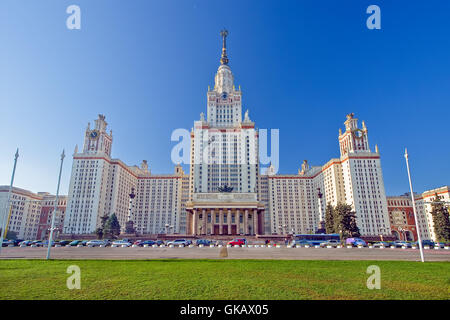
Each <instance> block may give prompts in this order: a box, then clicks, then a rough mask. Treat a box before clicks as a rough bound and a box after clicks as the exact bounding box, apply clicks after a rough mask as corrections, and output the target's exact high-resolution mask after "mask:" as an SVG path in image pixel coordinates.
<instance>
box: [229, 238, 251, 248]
mask: <svg viewBox="0 0 450 320" xmlns="http://www.w3.org/2000/svg"><path fill="white" fill-rule="evenodd" d="M228 244H229V245H232V246H233V247H234V246H243V245H246V244H247V240H246V239H244V238H238V239H233V240H231V241H230V242H228Z"/></svg>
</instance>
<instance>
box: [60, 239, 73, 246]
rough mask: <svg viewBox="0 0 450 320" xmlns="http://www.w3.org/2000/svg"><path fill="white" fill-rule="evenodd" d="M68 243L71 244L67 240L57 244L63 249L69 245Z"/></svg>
mask: <svg viewBox="0 0 450 320" xmlns="http://www.w3.org/2000/svg"><path fill="white" fill-rule="evenodd" d="M69 243H71V242H70V241H69V240H61V241H60V242H59V243H58V244H59V245H60V246H63V247H65V246H67V245H69Z"/></svg>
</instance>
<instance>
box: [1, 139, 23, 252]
mask: <svg viewBox="0 0 450 320" xmlns="http://www.w3.org/2000/svg"><path fill="white" fill-rule="evenodd" d="M17 158H19V148H17V150H16V154H15V155H14V167H13V172H12V176H11V183H10V185H9V192H8V201H7V202H6V207H5V213H4V214H3V220H2V232H0V233H1V234H0V252H1V250H2V247H3V234H4V235H5V237H6V232H5V230H6V226H5V225H6V221H7V220H8V219H7V218H8V217H7V216H6V214H7V212H8V209H9V206H10V202H11V193H12V188H13V183H14V176H15V174H16V165H17Z"/></svg>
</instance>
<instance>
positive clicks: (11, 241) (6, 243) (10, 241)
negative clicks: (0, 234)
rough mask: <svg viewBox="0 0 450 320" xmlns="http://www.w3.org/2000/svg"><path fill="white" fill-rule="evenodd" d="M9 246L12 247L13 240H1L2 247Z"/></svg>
mask: <svg viewBox="0 0 450 320" xmlns="http://www.w3.org/2000/svg"><path fill="white" fill-rule="evenodd" d="M9 245H14V240H7V239H4V240H3V243H2V247H7V246H9Z"/></svg>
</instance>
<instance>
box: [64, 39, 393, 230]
mask: <svg viewBox="0 0 450 320" xmlns="http://www.w3.org/2000/svg"><path fill="white" fill-rule="evenodd" d="M221 35H222V38H223V43H222V54H221V58H220V65H219V68H218V70H217V73H216V76H215V79H214V80H215V84H214V87H213V88H212V89H208V92H207V94H206V103H207V106H206V111H207V113H206V115H205V114H204V113H201V114H200V119H199V120H197V121H194V126H193V128H192V130H191V154H190V166H189V173H185V172H184V171H183V169H182V167H181V166H180V165H176V166H175V168H174V173H173V174H166V175H155V174H152V173H151V172H150V169H149V167H148V164H147V161H143V162H142V164H141V165H140V166H139V167H138V166H128V165H126V164H124V163H123V162H122V161H120V160H119V159H113V158H112V157H111V148H112V143H113V136H112V132H111V131H110V132H107V123H106V121H105V116H103V115H99V118H98V119H97V120H95V125H94V126H93V127H92V128H91V126H90V124H88V126H87V128H86V130H85V135H84V145H83V149H82V150H81V152H79V151H78V148H76V149H75V152H74V154H73V165H72V175H71V179H70V186H69V195H68V203H67V214H66V215H65V221H64V232H65V233H68V234H86V233H92V232H94V231H95V229H96V228H97V227H98V226H99V225H100V221H101V217H102V216H104V215H111V214H112V213H115V214H116V215H117V217H118V219H119V222H120V224H121V226H122V227H123V228H125V225H126V224H127V222H129V221H132V222H133V227H134V229H135V231H136V232H137V233H138V234H158V233H181V234H188V235H240V234H242V235H260V234H285V233H288V232H293V233H308V232H315V231H316V230H317V228H318V227H319V221H321V220H323V216H324V212H325V208H326V205H327V204H332V205H336V204H337V203H339V202H344V203H347V204H349V205H351V206H352V208H353V209H354V210H355V211H356V215H357V223H358V226H359V228H360V230H361V233H362V234H363V235H378V234H390V221H389V215H388V208H387V201H386V195H385V190H384V182H383V176H382V170H381V163H380V154H379V151H378V148H377V147H375V151H372V150H371V148H370V145H369V139H368V129H367V127H366V125H365V123H364V121H363V122H362V127H359V125H358V120H357V119H356V118H355V116H354V114H349V115H347V119H346V121H345V122H344V125H345V130H344V131H342V130H341V129H339V136H338V139H339V147H340V150H339V151H340V157H339V158H333V159H331V160H330V161H328V162H327V163H326V164H325V165H323V166H310V165H309V164H308V162H307V161H306V160H305V161H303V163H302V165H301V168H300V169H299V170H298V173H297V174H287V175H281V174H277V173H276V172H275V168H274V167H273V166H272V165H270V166H269V167H268V168H267V170H266V171H265V172H264V173H262V172H261V171H262V170H261V168H260V161H259V132H258V130H257V129H256V127H255V123H254V122H253V121H251V119H250V116H249V111H248V110H247V111H246V112H245V113H244V114H243V113H242V99H243V94H242V91H241V88H240V87H238V88H236V87H235V84H234V76H233V73H232V71H231V68H230V66H229V60H228V57H227V47H226V37H227V32H226V31H223V32H222V33H221ZM131 192H133V194H135V198H133V199H132V200H130V196H129V195H130V193H131ZM319 194H320V196H319Z"/></svg>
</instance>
